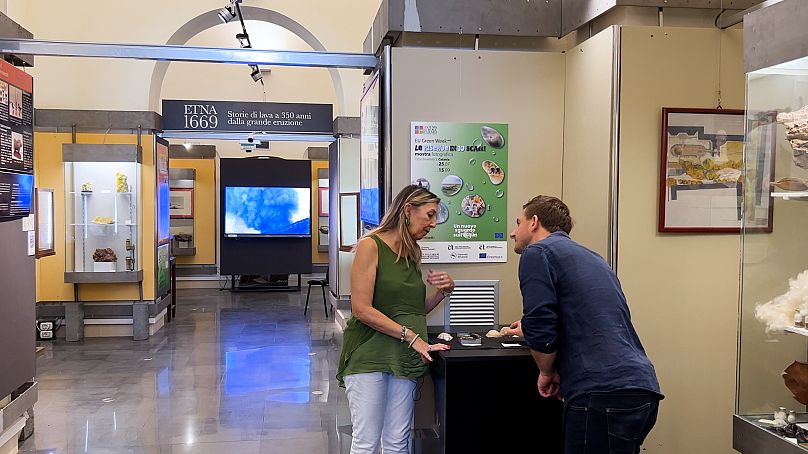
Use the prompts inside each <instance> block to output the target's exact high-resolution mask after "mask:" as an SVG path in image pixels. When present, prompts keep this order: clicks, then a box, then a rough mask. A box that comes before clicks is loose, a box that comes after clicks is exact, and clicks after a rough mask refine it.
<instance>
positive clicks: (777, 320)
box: [755, 270, 808, 332]
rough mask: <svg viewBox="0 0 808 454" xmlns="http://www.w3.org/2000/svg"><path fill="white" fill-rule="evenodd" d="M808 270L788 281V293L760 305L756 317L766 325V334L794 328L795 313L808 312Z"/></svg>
mask: <svg viewBox="0 0 808 454" xmlns="http://www.w3.org/2000/svg"><path fill="white" fill-rule="evenodd" d="M806 298H808V270H805V271H803V272H802V273H800V274H798V275H797V277H796V278H794V279H789V280H788V291H787V292H786V293H784V294H782V295H780V296H776V297H775V298H774V299H773V300H771V301H768V302H766V303H762V304H758V305H757V306H756V307H755V317H756V318H757V319H758V320H760V321H761V322H763V323H765V324H766V332H771V331H783V330H784V329H786V328H788V327H790V326H794V312H795V311H797V310H800V312H805V311H808V302H806V301H807V300H806Z"/></svg>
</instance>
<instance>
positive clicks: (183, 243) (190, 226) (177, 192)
mask: <svg viewBox="0 0 808 454" xmlns="http://www.w3.org/2000/svg"><path fill="white" fill-rule="evenodd" d="M195 180H196V170H195V169H191V168H187V169H186V168H170V169H168V182H169V194H170V195H169V204H168V207H169V210H168V212H169V214H170V218H171V222H170V228H169V230H170V233H171V255H173V256H175V257H176V256H188V255H196V238H195V235H194V222H195V220H194V204H195V203H196V202H195V197H194V194H195V188H194V184H195Z"/></svg>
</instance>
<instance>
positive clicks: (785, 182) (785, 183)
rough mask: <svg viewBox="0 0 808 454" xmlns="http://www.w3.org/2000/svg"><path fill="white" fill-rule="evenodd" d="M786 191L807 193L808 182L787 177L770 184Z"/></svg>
mask: <svg viewBox="0 0 808 454" xmlns="http://www.w3.org/2000/svg"><path fill="white" fill-rule="evenodd" d="M770 184H771V185H772V186H776V187H778V188H780V189H784V190H786V191H805V190H808V182H806V181H805V180H803V179H802V178H793V177H785V178H780V179H779V180H777V181H773V182H771V183H770Z"/></svg>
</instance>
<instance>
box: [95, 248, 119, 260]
mask: <svg viewBox="0 0 808 454" xmlns="http://www.w3.org/2000/svg"><path fill="white" fill-rule="evenodd" d="M117 260H118V257H117V256H116V255H115V251H113V250H112V249H110V248H103V249H96V250H95V252H93V262H115V261H117Z"/></svg>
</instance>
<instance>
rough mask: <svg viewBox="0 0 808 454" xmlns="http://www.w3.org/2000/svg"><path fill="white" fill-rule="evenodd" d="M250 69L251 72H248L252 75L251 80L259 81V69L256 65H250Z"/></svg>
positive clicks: (261, 77) (260, 77)
mask: <svg viewBox="0 0 808 454" xmlns="http://www.w3.org/2000/svg"><path fill="white" fill-rule="evenodd" d="M250 69H252V70H253V72H252V74H250V76H252V80H253V82H261V79H263V76H261V70H260V69H258V65H250Z"/></svg>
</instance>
